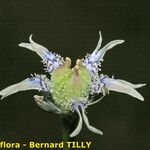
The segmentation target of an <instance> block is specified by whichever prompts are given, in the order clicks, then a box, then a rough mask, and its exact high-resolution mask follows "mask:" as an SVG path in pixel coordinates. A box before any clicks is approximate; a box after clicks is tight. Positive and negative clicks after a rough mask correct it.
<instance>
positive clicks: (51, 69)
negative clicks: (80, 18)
mask: <svg viewBox="0 0 150 150" xmlns="http://www.w3.org/2000/svg"><path fill="white" fill-rule="evenodd" d="M99 35H100V37H99V41H98V44H97V47H96V48H95V50H94V51H93V52H92V54H87V56H86V57H85V58H84V59H77V61H76V65H75V67H73V68H72V69H71V59H70V58H69V57H66V58H65V60H64V58H63V57H61V56H60V55H58V54H55V53H52V52H50V51H48V50H47V48H45V47H43V46H41V45H39V44H37V43H35V42H34V41H33V40H32V35H31V36H30V37H29V41H30V43H21V44H19V46H20V47H24V48H27V49H29V50H31V51H34V52H36V53H37V54H38V55H39V56H40V57H41V59H42V62H43V64H44V66H45V70H46V72H48V73H49V74H50V75H51V79H48V78H47V77H46V75H37V74H34V75H32V76H31V77H30V78H27V79H25V80H23V81H21V82H19V83H17V84H14V85H11V86H9V87H7V88H5V89H3V90H2V91H0V95H1V96H2V97H1V99H3V98H5V97H7V96H9V95H11V94H14V93H16V92H19V91H25V90H38V91H42V92H43V93H45V95H44V96H43V95H41V96H39V95H35V96H34V99H35V102H36V103H37V105H38V106H39V107H40V108H41V109H43V110H45V111H53V112H54V113H57V114H68V113H74V112H76V113H77V114H78V116H79V121H78V125H77V127H76V129H75V130H74V131H73V132H72V133H71V134H70V137H74V136H76V135H78V134H79V133H80V131H81V128H82V123H83V121H84V122H85V125H86V126H87V128H88V129H89V130H91V131H92V132H94V133H96V134H100V135H102V134H103V132H102V131H100V130H98V129H96V128H95V127H93V126H91V125H90V124H89V120H88V117H87V115H86V113H85V110H86V108H87V107H88V106H90V105H93V104H96V103H97V102H99V101H100V100H101V99H102V98H103V97H104V96H105V95H106V94H109V91H116V92H121V93H125V94H128V95H130V96H133V97H135V98H137V99H139V100H141V101H143V100H144V98H143V97H142V95H141V94H140V93H138V92H137V91H136V89H137V88H140V87H142V86H145V85H146V84H132V83H130V82H127V81H125V80H121V79H114V77H112V78H110V77H108V76H107V75H103V74H100V71H101V62H102V61H103V57H104V55H105V53H106V52H107V51H108V50H109V49H111V48H113V47H114V46H116V45H118V44H122V43H123V42H124V40H114V41H111V42H109V43H108V44H107V45H106V46H104V47H103V48H101V43H102V35H101V32H99ZM93 94H101V95H102V97H101V98H100V99H98V100H94V99H92V98H90V96H91V95H93ZM50 96H51V97H52V99H51V98H50Z"/></svg>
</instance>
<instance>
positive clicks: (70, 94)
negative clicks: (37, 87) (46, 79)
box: [51, 57, 91, 113]
mask: <svg viewBox="0 0 150 150" xmlns="http://www.w3.org/2000/svg"><path fill="white" fill-rule="evenodd" d="M70 67H71V59H70V58H68V57H67V58H66V61H65V63H64V65H63V66H61V67H59V68H58V69H56V70H55V71H54V72H53V74H52V76H51V94H52V98H53V100H54V102H55V103H56V105H58V106H59V107H60V108H61V109H62V111H63V112H64V113H66V112H68V111H69V110H70V109H71V108H70V106H71V104H72V103H73V102H74V101H84V100H87V99H88V97H89V93H90V85H91V75H90V73H89V71H88V70H87V69H86V68H85V67H84V66H82V65H81V61H80V60H79V59H78V60H77V62H76V66H75V67H74V68H72V69H71V68H70Z"/></svg>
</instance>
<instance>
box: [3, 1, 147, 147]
mask: <svg viewBox="0 0 150 150" xmlns="http://www.w3.org/2000/svg"><path fill="white" fill-rule="evenodd" d="M148 9H149V5H148V3H145V2H144V1H140V0H139V1H138V0H113V1H112V0H99V1H98V0H97V1H94V0H93V1H92V0H91V1H89V0H87V1H85V0H83V1H81V0H80V1H79V0H74V1H73V0H72V1H71V0H70V1H69V0H64V1H58V0H55V1H51V0H9V1H8V0H6V1H4V0H1V3H0V89H3V88H5V87H6V86H8V85H11V84H14V83H17V82H19V81H21V80H23V79H25V78H27V77H29V76H30V74H31V73H34V72H36V73H39V74H40V73H44V71H43V65H42V63H41V62H40V58H39V57H38V56H37V55H36V54H35V53H33V52H31V51H29V50H27V49H23V48H20V47H18V46H17V44H19V43H20V42H27V41H28V37H29V35H30V34H32V33H33V39H34V40H35V41H36V42H38V43H40V44H42V45H44V46H45V47H47V48H48V49H49V50H51V51H53V52H56V53H58V54H61V55H62V56H64V57H66V56H69V57H71V58H72V60H73V63H75V60H76V59H77V58H82V57H84V56H85V54H86V53H91V52H92V50H93V49H94V48H95V46H96V44H97V41H98V38H99V35H98V31H99V30H101V31H102V35H103V46H104V45H105V44H106V43H108V42H109V41H111V40H114V39H124V40H125V43H124V44H122V45H119V46H117V47H115V48H113V49H112V50H111V51H109V52H108V53H107V54H106V55H105V60H104V62H103V64H102V69H103V73H104V74H108V75H113V74H114V75H115V78H121V79H125V80H127V81H132V82H133V83H143V82H144V83H147V84H148V85H147V86H146V87H143V88H141V89H139V91H140V93H141V94H142V95H143V96H144V97H145V101H144V102H141V101H139V100H137V99H134V98H133V97H130V96H128V95H125V94H120V93H115V92H111V93H110V95H108V96H106V97H105V98H104V99H103V101H101V102H100V103H98V104H96V105H95V106H91V107H90V108H88V110H87V111H88V116H89V120H90V122H91V124H92V125H94V126H95V127H97V128H99V129H101V130H102V131H103V132H104V135H103V136H98V135H96V134H93V133H91V132H90V131H88V130H87V129H86V127H85V126H84V127H83V129H82V131H81V133H80V135H79V136H78V137H77V139H78V140H79V141H85V140H87V141H89V140H90V141H92V142H93V143H92V148H91V149H92V150H99V149H101V150H149V149H150V98H149V97H150V96H149V95H148V93H149V91H148V89H149V73H150V67H149V65H150V62H149V59H150V57H149V55H150V49H149V43H150V42H149V39H150V38H148V35H149V34H150V29H148V27H149V26H150V17H149V16H150V11H149V10H148ZM34 94H38V92H37V91H28V92H21V93H17V94H15V95H12V96H10V97H8V98H6V99H4V100H3V101H1V102H0V140H10V141H16V142H17V141H20V142H27V141H30V140H32V141H34V140H35V141H39V142H47V141H55V142H57V141H61V137H62V120H61V117H60V116H59V115H56V114H53V113H46V112H44V111H42V110H41V109H39V108H38V107H37V106H36V105H35V103H34V100H33V95H34Z"/></svg>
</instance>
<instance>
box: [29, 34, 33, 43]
mask: <svg viewBox="0 0 150 150" xmlns="http://www.w3.org/2000/svg"><path fill="white" fill-rule="evenodd" d="M32 36H33V34H31V35H30V36H29V41H30V43H33V40H32Z"/></svg>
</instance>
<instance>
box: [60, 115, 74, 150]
mask: <svg viewBox="0 0 150 150" xmlns="http://www.w3.org/2000/svg"><path fill="white" fill-rule="evenodd" d="M74 122H75V120H74V118H73V117H72V116H63V141H64V150H68V149H69V148H68V147H67V144H66V142H69V141H75V138H71V137H70V136H69V135H70V133H71V132H72V131H73V129H74Z"/></svg>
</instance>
